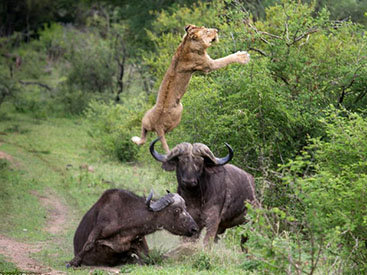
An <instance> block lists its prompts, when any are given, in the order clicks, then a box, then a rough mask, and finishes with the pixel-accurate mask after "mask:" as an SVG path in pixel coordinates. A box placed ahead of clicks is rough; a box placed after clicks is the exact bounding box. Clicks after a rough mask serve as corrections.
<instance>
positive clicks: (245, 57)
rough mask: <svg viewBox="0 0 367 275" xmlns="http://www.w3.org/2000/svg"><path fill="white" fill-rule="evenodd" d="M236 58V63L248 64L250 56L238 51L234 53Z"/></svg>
mask: <svg viewBox="0 0 367 275" xmlns="http://www.w3.org/2000/svg"><path fill="white" fill-rule="evenodd" d="M235 55H236V57H237V62H238V63H241V64H247V63H249V62H250V54H249V53H248V52H245V51H240V52H236V53H235Z"/></svg>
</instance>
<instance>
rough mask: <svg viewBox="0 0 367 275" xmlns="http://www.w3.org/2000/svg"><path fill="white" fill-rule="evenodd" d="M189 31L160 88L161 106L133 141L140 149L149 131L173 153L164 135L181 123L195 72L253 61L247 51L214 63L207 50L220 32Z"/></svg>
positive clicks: (147, 117) (158, 104) (189, 28)
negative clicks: (186, 97)
mask: <svg viewBox="0 0 367 275" xmlns="http://www.w3.org/2000/svg"><path fill="white" fill-rule="evenodd" d="M185 30H186V34H185V36H184V37H183V41H182V42H181V44H180V45H179V46H178V48H177V50H176V53H175V54H174V56H173V57H172V62H171V65H170V66H169V68H168V70H167V72H166V74H165V75H164V77H163V81H162V83H161V86H160V87H159V91H158V97H157V102H156V104H155V105H154V106H153V108H151V109H150V110H149V111H147V112H146V114H145V115H144V117H143V120H142V129H141V138H139V137H136V136H135V137H132V138H131V140H132V141H133V142H135V143H136V144H138V145H141V144H144V143H145V141H146V135H147V132H148V131H155V132H156V133H157V134H158V136H159V137H160V138H161V142H162V146H163V149H164V150H165V151H166V152H169V147H168V145H167V142H166V139H165V136H164V135H165V133H167V132H169V131H171V130H173V129H174V128H176V127H177V125H178V124H179V123H180V120H181V115H182V109H183V107H182V104H181V102H180V101H181V98H182V96H183V95H184V94H185V92H186V89H187V86H188V84H189V82H190V79H191V75H192V74H193V73H194V72H196V71H203V72H205V73H207V72H210V71H213V70H217V69H220V68H223V67H225V66H227V65H229V64H231V63H240V64H246V63H248V62H249V61H250V55H249V54H248V53H247V52H245V51H240V52H236V53H234V54H231V55H228V56H226V57H222V58H219V59H215V60H213V59H211V58H210V56H209V55H208V54H207V52H206V49H207V48H208V47H210V46H211V43H212V42H215V41H218V30H217V29H207V28H205V27H196V26H195V25H188V26H186V27H185Z"/></svg>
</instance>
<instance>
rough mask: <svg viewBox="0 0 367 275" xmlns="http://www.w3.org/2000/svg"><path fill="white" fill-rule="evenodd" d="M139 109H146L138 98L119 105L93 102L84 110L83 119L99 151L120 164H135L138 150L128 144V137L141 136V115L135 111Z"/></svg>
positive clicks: (129, 142) (130, 143)
mask: <svg viewBox="0 0 367 275" xmlns="http://www.w3.org/2000/svg"><path fill="white" fill-rule="evenodd" d="M142 108H143V109H144V108H145V106H144V105H143V104H142V99H138V98H136V99H134V100H129V102H123V103H122V104H114V103H112V102H110V103H103V102H98V101H92V102H91V103H90V105H89V107H88V109H87V110H86V117H87V120H88V122H89V123H90V124H91V131H90V134H91V136H92V137H94V138H95V139H96V140H97V144H98V145H97V146H98V148H100V149H102V151H104V152H105V153H106V154H108V155H111V156H114V157H116V158H117V159H119V160H120V161H125V162H131V161H133V160H136V159H137V156H138V152H139V147H138V146H137V145H136V144H134V143H133V142H132V141H131V137H132V136H133V135H136V134H137V133H140V123H141V116H142V115H143V114H141V113H137V112H136V110H137V109H142Z"/></svg>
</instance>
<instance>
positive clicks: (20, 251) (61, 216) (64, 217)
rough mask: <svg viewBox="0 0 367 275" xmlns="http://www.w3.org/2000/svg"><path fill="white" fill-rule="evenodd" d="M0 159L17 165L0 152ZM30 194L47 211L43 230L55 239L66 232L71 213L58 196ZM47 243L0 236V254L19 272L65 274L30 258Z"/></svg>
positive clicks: (9, 156) (45, 193)
mask: <svg viewBox="0 0 367 275" xmlns="http://www.w3.org/2000/svg"><path fill="white" fill-rule="evenodd" d="M0 159H6V160H7V161H9V162H10V163H11V164H12V165H16V166H18V165H19V163H18V162H16V161H15V160H14V158H13V157H12V156H11V155H9V154H7V153H5V152H1V151H0ZM31 194H32V195H34V196H35V197H37V198H38V200H39V201H40V203H41V205H42V206H43V207H45V209H46V210H47V215H46V225H45V227H44V230H45V231H46V232H48V233H50V234H52V235H54V236H55V237H56V236H57V235H58V234H60V233H62V232H63V231H64V230H66V228H67V226H68V220H69V218H70V215H71V211H70V209H69V207H68V206H67V205H65V204H64V203H63V202H62V201H61V200H60V198H59V197H58V195H57V194H56V193H55V192H54V191H53V190H51V189H46V190H45V192H44V194H40V193H39V192H37V191H31ZM50 241H53V240H52V239H51V240H49V241H48V242H50ZM48 242H47V241H46V242H43V243H36V244H26V243H22V242H19V241H16V240H13V239H11V238H8V237H6V236H4V235H1V234H0V254H1V255H4V256H5V257H6V258H7V260H8V261H10V262H12V263H13V264H15V265H16V266H17V268H18V269H19V270H21V271H26V272H35V273H38V274H51V275H53V274H66V272H63V271H59V270H55V269H53V268H51V267H49V266H45V265H43V264H41V263H39V262H38V261H36V260H35V259H33V258H32V255H31V254H33V253H37V252H40V251H42V248H43V247H45V246H47V245H48ZM95 269H103V270H105V271H107V272H108V273H110V274H117V273H119V269H118V268H109V267H103V268H101V267H90V271H93V270H95ZM0 273H1V270H0Z"/></svg>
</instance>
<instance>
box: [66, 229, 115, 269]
mask: <svg viewBox="0 0 367 275" xmlns="http://www.w3.org/2000/svg"><path fill="white" fill-rule="evenodd" d="M119 229H120V227H119V226H118V224H116V223H112V224H109V225H108V226H106V227H104V228H103V227H102V226H97V227H95V228H94V229H93V230H92V231H91V232H90V234H89V236H88V239H87V241H86V242H85V244H84V246H83V249H82V250H81V251H80V252H79V253H78V255H75V257H74V259H72V260H71V261H70V262H69V264H68V265H67V266H75V267H76V266H80V265H81V263H82V261H83V257H84V256H85V254H86V253H88V252H89V251H90V250H91V249H93V248H94V246H95V244H96V241H97V240H98V239H99V238H101V237H102V238H108V237H109V236H111V235H113V234H115V233H116V232H117V231H118V230H119Z"/></svg>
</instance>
